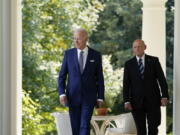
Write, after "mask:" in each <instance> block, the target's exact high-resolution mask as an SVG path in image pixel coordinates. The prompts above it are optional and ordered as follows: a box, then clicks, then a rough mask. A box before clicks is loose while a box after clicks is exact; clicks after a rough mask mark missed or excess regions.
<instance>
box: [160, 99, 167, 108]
mask: <svg viewBox="0 0 180 135" xmlns="http://www.w3.org/2000/svg"><path fill="white" fill-rule="evenodd" d="M167 104H168V99H167V98H161V106H167Z"/></svg>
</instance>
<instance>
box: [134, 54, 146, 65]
mask: <svg viewBox="0 0 180 135" xmlns="http://www.w3.org/2000/svg"><path fill="white" fill-rule="evenodd" d="M140 58H141V59H142V64H143V66H144V67H145V55H144V54H143V56H142V57H139V56H136V59H137V62H138V64H139V59H140Z"/></svg>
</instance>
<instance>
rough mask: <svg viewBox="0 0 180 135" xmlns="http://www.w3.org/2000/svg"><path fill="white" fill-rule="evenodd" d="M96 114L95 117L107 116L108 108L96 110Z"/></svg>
mask: <svg viewBox="0 0 180 135" xmlns="http://www.w3.org/2000/svg"><path fill="white" fill-rule="evenodd" d="M96 113H97V115H99V116H101V115H107V113H108V108H97V109H96Z"/></svg>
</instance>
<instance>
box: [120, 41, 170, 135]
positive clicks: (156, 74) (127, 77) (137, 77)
mask: <svg viewBox="0 0 180 135" xmlns="http://www.w3.org/2000/svg"><path fill="white" fill-rule="evenodd" d="M145 49H146V45H145V43H144V41H143V40H140V39H138V40H135V41H134V42H133V52H134V54H135V57H133V58H132V59H130V60H128V61H126V62H125V67H124V79H123V97H124V102H125V104H124V107H125V109H126V110H129V111H132V115H133V118H134V120H135V123H136V128H137V134H138V135H146V134H147V131H146V120H147V124H148V135H157V134H158V126H159V125H160V122H161V110H160V106H166V105H167V103H168V86H167V83H166V79H165V76H164V73H163V70H162V68H161V65H160V63H159V60H158V58H157V57H154V56H150V55H147V54H145V53H144V50H145Z"/></svg>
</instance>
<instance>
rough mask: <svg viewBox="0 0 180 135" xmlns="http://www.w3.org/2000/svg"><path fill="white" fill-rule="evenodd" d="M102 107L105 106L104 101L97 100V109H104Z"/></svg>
mask: <svg viewBox="0 0 180 135" xmlns="http://www.w3.org/2000/svg"><path fill="white" fill-rule="evenodd" d="M102 105H103V101H101V100H97V103H96V106H97V108H100V107H102Z"/></svg>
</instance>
